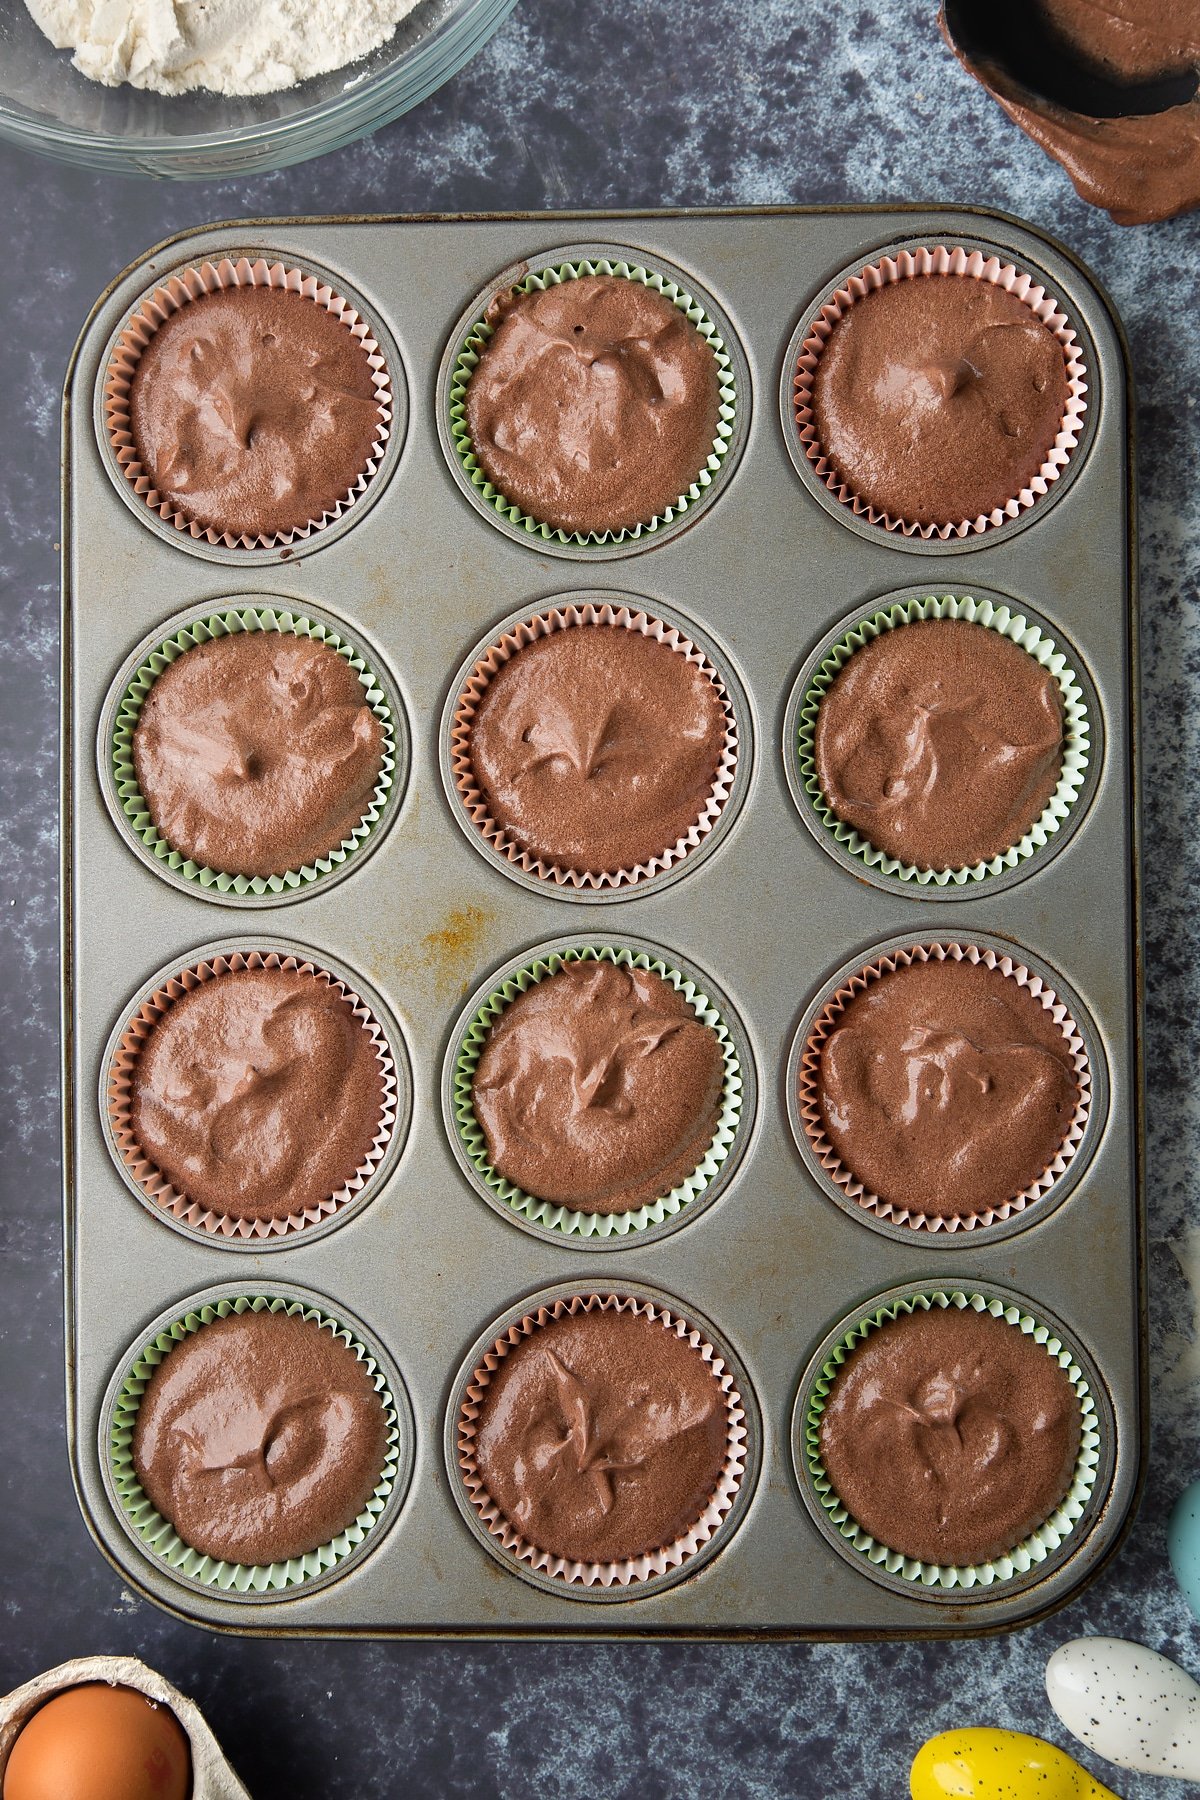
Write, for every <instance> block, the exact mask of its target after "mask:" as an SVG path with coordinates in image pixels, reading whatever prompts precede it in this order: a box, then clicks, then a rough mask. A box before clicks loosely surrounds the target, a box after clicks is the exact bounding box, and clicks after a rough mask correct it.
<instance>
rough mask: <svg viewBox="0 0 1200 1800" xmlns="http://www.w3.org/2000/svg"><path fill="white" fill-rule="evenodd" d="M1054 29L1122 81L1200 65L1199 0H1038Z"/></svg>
mask: <svg viewBox="0 0 1200 1800" xmlns="http://www.w3.org/2000/svg"><path fill="white" fill-rule="evenodd" d="M1039 6H1040V10H1041V12H1042V15H1043V17H1044V18H1045V20H1046V22H1047V24H1048V25H1049V27H1050V29H1051V30H1053V31H1054V32H1055V33H1057V35H1058V36H1059V37H1060V38H1061V39H1063V41H1064V42H1065V43H1066V44H1068V45H1069V46H1070V47H1071V48H1072V49H1073V50H1074V51H1075V53H1076V55H1077V56H1078V57H1079V58H1080V60H1081V61H1082V62H1084V63H1086V64H1090V65H1092V66H1094V67H1095V68H1097V69H1098V70H1099V71H1100V72H1102V73H1103V74H1105V75H1108V76H1109V77H1111V78H1114V79H1116V80H1118V81H1126V82H1128V81H1145V80H1148V79H1150V77H1152V76H1154V75H1163V74H1168V73H1173V72H1175V71H1177V70H1180V69H1190V68H1194V67H1195V66H1196V64H1197V63H1200V9H1198V8H1197V6H1196V0H1039Z"/></svg>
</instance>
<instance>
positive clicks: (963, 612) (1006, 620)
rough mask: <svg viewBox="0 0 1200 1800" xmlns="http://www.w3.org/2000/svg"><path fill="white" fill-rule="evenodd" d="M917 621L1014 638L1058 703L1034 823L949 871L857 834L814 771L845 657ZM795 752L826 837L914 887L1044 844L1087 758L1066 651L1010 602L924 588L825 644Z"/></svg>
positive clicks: (1009, 863) (977, 873) (992, 866)
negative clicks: (1049, 785)
mask: <svg viewBox="0 0 1200 1800" xmlns="http://www.w3.org/2000/svg"><path fill="white" fill-rule="evenodd" d="M919 619H964V620H967V621H968V622H969V623H971V624H973V625H982V626H985V627H986V628H987V629H988V630H989V631H998V632H1000V634H1001V635H1002V636H1003V637H1006V638H1008V639H1010V640H1011V642H1012V643H1014V644H1019V645H1020V646H1021V648H1022V649H1023V650H1025V651H1027V652H1028V653H1029V655H1030V656H1032V657H1033V658H1034V660H1035V661H1036V662H1038V663H1040V665H1041V666H1042V668H1044V669H1046V670H1047V671H1048V672H1049V673H1050V675H1052V676H1053V678H1054V682H1055V685H1056V686H1057V688H1058V692H1059V699H1060V701H1061V703H1062V709H1063V758H1062V770H1061V772H1060V774H1059V779H1058V786H1057V787H1056V788H1055V790H1054V792H1053V794H1051V796H1050V799H1049V800H1048V801H1047V802H1046V805H1045V807H1044V808H1043V810H1042V813H1041V816H1040V817H1039V818H1038V819H1036V820H1035V821H1034V823H1033V824H1032V825H1031V826H1030V828H1029V830H1028V831H1027V832H1026V833H1025V835H1024V837H1022V838H1021V840H1020V841H1019V843H1016V844H1013V845H1011V846H1010V847H1009V848H1008V849H1007V850H1005V851H1004V852H1003V853H1002V854H1001V855H999V856H994V857H992V858H991V860H990V861H989V862H981V863H974V864H972V865H971V866H970V867H964V868H957V869H919V868H917V867H916V866H915V865H914V864H913V863H905V862H901V861H900V860H899V859H898V858H897V857H894V856H889V855H888V854H887V852H886V851H884V850H880V849H879V848H878V847H877V846H876V845H875V844H872V843H871V842H870V840H869V839H867V838H864V837H862V836H860V834H859V833H858V832H857V831H856V830H855V828H854V827H853V826H852V825H848V824H846V822H845V821H844V820H842V819H840V818H839V817H838V816H837V814H836V813H835V812H834V811H833V809H832V808H831V807H830V805H829V803H828V801H827V800H826V798H825V795H824V794H823V792H822V791H821V784H820V780H819V778H818V775H817V765H816V750H815V734H816V725H817V714H818V712H819V711H820V707H821V702H822V701H823V699H824V698H825V695H826V694H827V693H828V691H829V689H830V688H831V687H832V685H833V682H834V680H835V679H836V677H837V676H838V674H840V672H841V670H842V669H843V668H844V667H845V665H846V664H847V663H848V662H849V661H850V658H851V657H852V656H853V655H854V653H855V651H857V650H861V649H862V648H863V646H864V645H865V644H868V643H870V642H871V640H872V639H873V638H877V637H879V636H880V635H881V634H882V633H883V632H885V631H895V630H899V629H901V628H902V627H903V626H905V625H909V624H912V623H914V622H915V621H916V620H919ZM796 754H797V758H798V768H799V775H800V785H801V788H802V790H803V792H804V794H805V796H806V797H807V800H808V804H809V806H810V807H811V809H812V811H813V813H814V814H815V815H816V817H817V819H818V820H819V821H820V823H821V825H822V826H823V827H824V829H825V830H826V831H827V832H828V833H829V835H830V836H831V837H832V838H833V840H834V842H835V843H837V844H839V845H841V846H842V848H843V849H845V850H848V851H849V852H850V853H851V854H852V855H854V856H857V857H859V858H860V859H861V860H862V862H864V863H865V864H866V865H867V867H868V868H870V869H874V870H876V871H877V872H878V873H879V874H882V875H890V876H893V877H894V878H895V880H897V881H908V882H915V883H916V884H917V885H918V886H920V887H927V886H930V885H933V886H935V887H947V886H949V885H950V883H952V882H953V883H955V884H956V885H958V886H960V887H962V886H965V885H966V884H967V883H968V882H982V881H986V880H987V879H988V877H989V876H993V875H1000V874H1002V873H1003V872H1004V871H1005V870H1006V869H1014V868H1016V867H1017V865H1018V864H1019V863H1022V862H1025V861H1027V860H1028V859H1029V858H1030V857H1032V856H1033V855H1034V854H1035V853H1036V852H1037V851H1039V850H1041V849H1044V848H1045V847H1046V845H1047V844H1050V843H1051V842H1052V841H1053V839H1054V837H1055V835H1056V833H1057V832H1058V831H1059V829H1060V827H1061V826H1062V824H1063V823H1064V821H1065V820H1066V818H1067V817H1068V815H1069V814H1070V812H1071V810H1072V808H1073V807H1074V805H1075V803H1076V801H1077V800H1078V798H1079V795H1080V793H1081V792H1082V789H1083V785H1084V782H1085V780H1086V779H1087V772H1088V765H1089V762H1090V758H1091V720H1090V718H1089V715H1088V708H1087V701H1086V699H1085V698H1084V692H1083V688H1082V686H1081V685H1080V682H1079V679H1078V677H1077V676H1076V674H1075V671H1074V670H1073V669H1072V667H1071V665H1070V663H1069V662H1068V661H1067V658H1066V656H1065V655H1064V654H1063V652H1062V651H1061V650H1060V649H1059V648H1058V646H1057V644H1056V643H1055V641H1054V639H1053V638H1052V637H1048V636H1047V635H1046V633H1045V632H1044V631H1043V630H1042V629H1041V627H1040V626H1039V625H1034V624H1032V623H1031V622H1030V620H1028V619H1027V618H1025V616H1024V615H1023V614H1022V613H1019V612H1014V611H1013V610H1012V609H1011V608H1010V607H1008V606H1004V605H1000V606H997V605H995V604H994V603H993V602H992V601H991V600H975V599H973V598H972V597H971V596H970V595H969V594H964V595H954V594H943V595H941V596H938V595H935V594H930V595H927V596H926V597H925V598H924V599H919V600H905V601H898V602H897V603H896V604H895V605H893V606H889V607H886V608H885V609H884V610H883V611H881V612H876V613H872V614H871V615H870V616H869V617H867V618H864V619H861V620H860V621H859V623H858V624H857V625H855V626H854V627H853V628H852V629H851V630H850V631H848V632H846V634H845V635H844V636H843V637H841V638H839V639H838V641H837V643H836V644H833V645H831V646H830V648H829V650H828V651H827V652H826V654H825V656H824V657H823V658H822V660H821V664H820V667H819V668H818V669H817V670H816V672H815V674H814V675H813V677H812V680H811V681H810V682H809V685H808V687H807V688H806V689H805V692H804V697H803V700H802V702H801V706H800V712H799V718H798V729H797V742H796Z"/></svg>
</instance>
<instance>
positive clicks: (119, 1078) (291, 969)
mask: <svg viewBox="0 0 1200 1800" xmlns="http://www.w3.org/2000/svg"><path fill="white" fill-rule="evenodd" d="M246 969H251V970H261V969H282V970H284V971H285V972H287V973H289V974H291V973H296V974H300V975H311V976H312V977H313V979H314V980H315V981H323V982H326V983H327V984H328V985H329V986H330V987H331V988H332V989H333V990H334V992H335V993H337V994H340V995H341V996H342V998H343V999H344V1000H345V1001H347V1003H348V1004H349V1006H350V1007H351V1009H352V1011H353V1013H354V1016H355V1018H356V1019H358V1021H359V1022H360V1024H361V1025H362V1027H363V1030H364V1031H366V1032H367V1034H368V1036H369V1037H370V1039H371V1042H372V1045H373V1046H374V1049H375V1055H376V1057H377V1058H378V1061H379V1072H380V1076H381V1079H382V1083H383V1099H382V1104H381V1106H380V1113H379V1125H378V1128H377V1130H376V1133H375V1139H374V1142H373V1143H372V1145H371V1148H370V1149H369V1150H368V1152H367V1154H366V1156H365V1157H364V1159H363V1161H362V1162H361V1163H360V1165H359V1166H358V1168H357V1169H356V1170H355V1171H354V1173H353V1175H351V1176H350V1177H349V1178H348V1179H347V1180H346V1181H345V1182H343V1184H342V1186H341V1187H339V1188H338V1189H337V1190H336V1192H334V1193H332V1194H330V1195H329V1196H328V1198H327V1199H324V1200H322V1201H321V1202H320V1203H319V1204H318V1205H316V1206H310V1207H306V1208H305V1209H304V1210H303V1211H300V1212H295V1213H289V1214H287V1215H286V1217H283V1218H274V1219H239V1218H234V1217H232V1216H230V1215H229V1214H226V1213H218V1212H214V1211H213V1210H212V1209H211V1208H209V1207H206V1206H203V1205H201V1204H200V1202H198V1201H195V1200H189V1199H188V1197H187V1195H186V1194H181V1193H179V1192H177V1190H176V1189H175V1188H174V1187H172V1185H171V1183H170V1182H169V1181H168V1180H167V1178H166V1176H165V1175H163V1174H162V1173H161V1171H160V1170H159V1169H158V1168H156V1167H155V1165H154V1163H153V1162H152V1161H151V1160H150V1158H149V1157H148V1156H147V1154H146V1152H145V1150H144V1149H143V1148H142V1145H141V1144H140V1142H139V1141H138V1138H137V1135H136V1133H135V1131H134V1129H133V1122H132V1087H133V1073H134V1070H135V1068H136V1066H137V1062H138V1058H139V1056H140V1055H141V1052H142V1048H143V1046H144V1044H145V1042H146V1039H147V1038H148V1037H149V1036H150V1034H151V1032H152V1031H153V1030H154V1028H155V1026H156V1025H157V1024H158V1022H159V1020H160V1019H161V1018H162V1016H163V1014H164V1013H165V1012H167V1011H168V1010H169V1009H170V1007H171V1006H172V1005H173V1004H174V1002H175V1001H176V1000H179V999H181V998H182V997H183V995H184V994H188V993H191V991H192V990H193V989H194V988H197V987H201V986H202V985H203V984H204V983H205V982H206V981H213V980H216V979H218V978H219V977H221V976H222V975H229V974H237V973H240V972H241V971H243V970H246ZM105 1091H106V1094H107V1104H108V1117H109V1124H110V1127H111V1130H112V1139H113V1143H114V1144H115V1146H116V1150H117V1154H118V1155H119V1157H120V1159H121V1162H122V1164H123V1166H124V1168H125V1170H126V1172H127V1173H128V1175H129V1176H130V1178H131V1179H132V1180H133V1182H134V1183H135V1184H136V1186H137V1187H138V1188H139V1189H140V1190H141V1192H142V1193H143V1194H145V1196H146V1197H147V1199H149V1200H152V1201H153V1202H154V1204H155V1206H158V1207H161V1208H162V1210H163V1211H164V1212H165V1213H168V1214H169V1215H170V1216H171V1218H173V1219H176V1220H178V1221H179V1223H180V1224H182V1225H187V1226H190V1227H191V1228H192V1229H193V1230H195V1231H203V1232H207V1233H208V1234H209V1235H210V1236H211V1237H214V1238H226V1239H243V1240H246V1239H263V1238H279V1237H285V1236H287V1235H289V1234H291V1235H294V1234H295V1233H296V1232H299V1231H303V1230H304V1229H305V1228H306V1227H307V1226H309V1225H316V1224H319V1223H320V1222H321V1221H322V1220H323V1219H328V1218H331V1217H332V1216H333V1215H334V1214H335V1213H338V1212H341V1211H342V1210H343V1209H344V1208H345V1207H346V1206H348V1205H349V1204H350V1202H351V1201H352V1200H354V1199H356V1198H357V1196H358V1195H359V1194H361V1193H362V1191H363V1189H364V1188H365V1187H366V1185H367V1183H368V1182H369V1181H370V1180H371V1179H372V1177H373V1175H374V1173H375V1171H376V1169H377V1168H378V1167H379V1165H380V1163H381V1162H382V1161H383V1158H384V1155H385V1154H386V1152H387V1148H388V1145H389V1144H390V1143H391V1140H392V1136H393V1133H394V1132H395V1129H396V1121H397V1113H398V1083H397V1079H396V1064H395V1061H394V1059H393V1056H392V1051H391V1046H390V1045H389V1043H388V1040H387V1036H386V1034H385V1032H384V1030H383V1027H382V1026H381V1025H380V1024H379V1022H378V1020H377V1019H376V1018H375V1016H374V1014H373V1013H372V1012H371V1009H370V1007H369V1006H368V1005H367V1003H366V1001H365V1000H363V999H362V998H361V997H360V996H359V995H358V994H357V993H355V991H354V989H353V988H351V987H350V986H349V985H348V984H347V983H346V982H345V981H343V980H341V979H340V978H339V977H338V976H336V975H332V974H330V972H329V971H328V970H327V969H322V968H320V967H319V966H318V965H317V964H315V963H312V962H308V961H306V960H304V959H302V958H300V957H298V956H287V955H281V954H280V953H279V952H278V951H269V952H267V953H265V954H264V953H262V952H260V951H257V950H247V951H240V950H239V951H234V952H231V953H229V954H226V955H222V956H213V957H211V958H209V959H207V960H205V961H203V962H197V963H192V964H190V965H189V966H188V967H186V968H183V969H180V970H179V972H178V973H177V974H175V975H173V976H171V978H170V980H168V981H165V982H164V983H163V984H162V986H161V987H159V988H156V989H155V990H154V992H153V993H152V994H150V995H148V996H147V998H146V999H145V1000H143V1001H142V1003H141V1005H140V1006H139V1007H138V1008H137V1010H136V1011H135V1012H134V1014H133V1016H132V1017H131V1018H130V1019H128V1020H127V1022H126V1024H125V1027H124V1029H123V1031H122V1032H121V1035H120V1038H119V1040H118V1042H117V1044H116V1047H115V1049H114V1050H113V1053H112V1056H111V1058H110V1061H109V1066H108V1072H107V1075H106V1077H105Z"/></svg>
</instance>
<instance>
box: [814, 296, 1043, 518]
mask: <svg viewBox="0 0 1200 1800" xmlns="http://www.w3.org/2000/svg"><path fill="white" fill-rule="evenodd" d="M1068 398H1069V384H1068V381H1067V366H1066V360H1065V358H1064V355H1063V349H1062V345H1061V344H1060V343H1059V342H1058V340H1057V339H1056V338H1055V336H1054V334H1053V333H1052V332H1051V331H1049V330H1048V329H1047V327H1046V326H1045V325H1043V324H1042V323H1041V321H1040V320H1039V319H1038V318H1036V317H1035V315H1034V314H1033V312H1032V311H1031V310H1030V308H1029V307H1028V306H1026V305H1025V302H1024V301H1023V300H1018V299H1017V298H1016V296H1015V295H1013V294H1008V293H1005V291H1004V290H1003V288H999V287H996V286H995V285H994V284H993V283H992V282H990V281H981V280H978V279H976V278H975V277H974V276H971V275H917V276H913V277H912V278H911V279H909V280H901V281H894V282H889V283H888V284H887V285H886V286H884V287H881V288H875V289H873V290H872V291H871V292H869V293H868V294H866V295H865V296H864V297H863V298H862V299H861V300H857V301H855V303H854V304H853V306H851V307H850V308H849V309H848V310H847V311H846V312H845V313H844V314H843V315H842V317H841V318H840V319H839V320H838V321H837V322H836V323H835V325H834V327H833V329H832V331H831V333H830V335H829V338H828V341H827V342H826V344H825V347H824V349H823V350H822V352H821V355H820V358H819V359H818V362H817V365H816V370H815V373H814V376H813V391H812V410H813V417H814V423H815V426H816V431H817V435H818V438H819V441H820V448H821V450H822V452H823V453H824V455H825V456H826V457H827V458H828V459H829V461H830V462H831V463H832V465H833V466H834V468H835V469H836V471H837V473H838V474H839V475H840V477H841V478H842V480H843V481H844V482H845V484H846V486H847V487H848V488H849V489H850V491H851V493H852V494H854V495H857V496H858V498H859V499H860V500H863V501H866V502H867V503H869V504H870V505H871V506H874V507H877V508H878V509H879V510H880V511H881V512H885V513H887V514H889V515H890V516H891V517H892V518H893V519H898V520H903V521H905V522H912V523H915V524H920V525H954V524H957V523H958V522H959V521H961V520H964V519H972V520H973V519H977V518H980V517H986V515H987V514H989V513H990V512H992V511H993V510H994V509H995V508H997V507H1003V506H1004V505H1005V503H1006V502H1007V501H1009V500H1011V499H1013V498H1014V497H1015V496H1016V495H1017V494H1019V493H1020V492H1021V490H1022V489H1023V488H1025V487H1027V486H1028V484H1029V482H1030V481H1031V480H1032V479H1033V477H1034V476H1035V475H1036V474H1037V473H1038V471H1039V470H1040V469H1041V467H1042V464H1043V463H1044V462H1045V460H1046V458H1047V456H1048V455H1049V453H1050V451H1051V449H1052V448H1053V447H1054V441H1055V438H1056V437H1057V435H1058V432H1059V429H1060V427H1061V425H1062V421H1063V415H1064V412H1065V409H1066V405H1067V400H1068Z"/></svg>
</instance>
